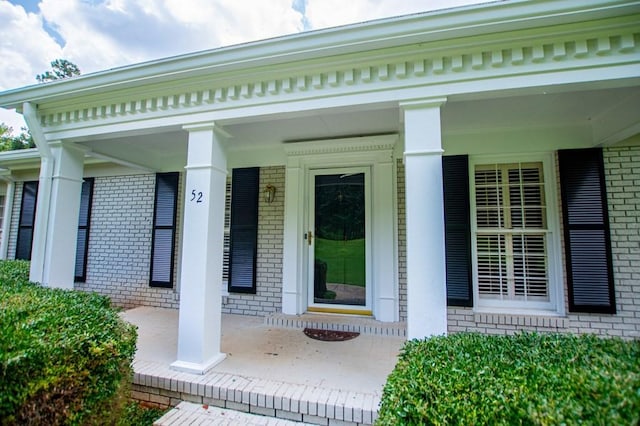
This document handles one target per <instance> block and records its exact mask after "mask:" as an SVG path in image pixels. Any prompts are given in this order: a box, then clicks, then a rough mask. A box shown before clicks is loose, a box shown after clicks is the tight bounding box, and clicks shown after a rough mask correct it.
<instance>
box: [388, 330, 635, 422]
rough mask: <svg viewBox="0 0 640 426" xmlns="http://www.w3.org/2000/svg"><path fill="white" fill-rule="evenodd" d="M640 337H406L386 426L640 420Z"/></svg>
mask: <svg viewBox="0 0 640 426" xmlns="http://www.w3.org/2000/svg"><path fill="white" fill-rule="evenodd" d="M639 420H640V342H639V341H623V340H620V339H602V338H598V337H595V336H591V335H588V336H573V335H557V334H544V335H542V334H530V333H523V334H518V335H516V336H510V337H508V336H485V335H479V334H455V335H451V336H448V337H434V338H431V339H427V340H414V341H410V342H407V344H406V345H405V347H404V348H403V350H402V353H401V355H400V360H399V362H398V364H397V365H396V368H395V369H394V371H393V372H392V373H391V375H390V376H389V378H388V380H387V383H386V385H385V387H384V391H383V396H382V402H381V407H380V415H379V418H378V422H377V424H379V425H396V424H402V425H418V424H420V425H422V424H425V425H428V424H440V425H444V424H459V425H471V424H503V425H512V424H527V425H550V424H553V425H555V424H600V425H605V424H606V425H609V424H611V425H613V424H616V425H623V424H629V425H631V424H634V425H635V424H638V422H639Z"/></svg>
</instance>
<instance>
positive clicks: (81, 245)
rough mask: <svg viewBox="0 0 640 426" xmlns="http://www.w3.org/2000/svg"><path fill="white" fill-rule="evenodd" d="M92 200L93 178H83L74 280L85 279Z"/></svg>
mask: <svg viewBox="0 0 640 426" xmlns="http://www.w3.org/2000/svg"><path fill="white" fill-rule="evenodd" d="M92 201H93V178H85V179H84V181H83V182H82V192H81V194H80V216H79V217H78V238H77V243H76V269H75V273H74V275H75V277H74V278H75V281H76V282H85V281H86V280H87V256H88V254H89V228H90V226H91V205H92Z"/></svg>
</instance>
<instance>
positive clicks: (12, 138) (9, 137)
mask: <svg viewBox="0 0 640 426" xmlns="http://www.w3.org/2000/svg"><path fill="white" fill-rule="evenodd" d="M20 130H21V132H20V134H19V135H13V134H12V133H13V129H12V128H11V127H9V126H7V125H6V124H5V123H0V151H14V150H16V149H27V148H35V147H36V145H35V143H34V142H33V137H31V133H30V132H29V130H27V129H26V128H25V127H23V128H22V129H20Z"/></svg>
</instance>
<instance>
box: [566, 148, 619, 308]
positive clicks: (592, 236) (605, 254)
mask: <svg viewBox="0 0 640 426" xmlns="http://www.w3.org/2000/svg"><path fill="white" fill-rule="evenodd" d="M558 158H559V161H560V188H561V191H562V213H563V217H564V246H565V259H566V267H567V268H566V269H567V282H568V286H569V310H570V311H571V312H599V313H611V314H613V313H615V312H616V304H615V299H614V291H613V272H612V264H611V241H610V235H609V215H608V212H607V194H606V189H605V180H604V162H603V159H602V149H600V148H593V149H576V150H563V151H559V152H558Z"/></svg>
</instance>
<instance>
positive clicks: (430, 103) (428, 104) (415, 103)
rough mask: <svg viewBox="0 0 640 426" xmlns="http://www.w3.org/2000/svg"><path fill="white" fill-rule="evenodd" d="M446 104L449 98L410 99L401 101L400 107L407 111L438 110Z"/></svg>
mask: <svg viewBox="0 0 640 426" xmlns="http://www.w3.org/2000/svg"><path fill="white" fill-rule="evenodd" d="M446 102H447V98H446V97H444V96H441V97H437V98H422V99H408V100H406V101H400V102H399V105H400V108H401V109H403V110H405V111H406V110H409V109H424V108H437V107H441V106H442V105H444V104H445V103H446Z"/></svg>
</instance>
